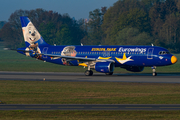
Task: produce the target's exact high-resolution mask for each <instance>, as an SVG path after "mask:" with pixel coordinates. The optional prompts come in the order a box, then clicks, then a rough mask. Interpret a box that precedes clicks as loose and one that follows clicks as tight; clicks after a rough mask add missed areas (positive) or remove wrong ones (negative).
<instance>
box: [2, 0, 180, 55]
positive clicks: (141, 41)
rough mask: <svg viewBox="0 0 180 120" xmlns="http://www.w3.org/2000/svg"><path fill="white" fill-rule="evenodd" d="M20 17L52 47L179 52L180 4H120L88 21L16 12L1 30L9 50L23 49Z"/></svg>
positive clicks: (148, 0) (145, 0)
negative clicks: (158, 48) (129, 47)
mask: <svg viewBox="0 0 180 120" xmlns="http://www.w3.org/2000/svg"><path fill="white" fill-rule="evenodd" d="M19 16H28V17H29V18H30V19H31V20H32V22H33V24H34V25H35V26H36V28H37V29H38V30H39V32H40V34H41V35H42V37H43V38H44V39H45V40H46V42H47V43H49V44H57V45H80V43H83V44H84V45H99V44H101V45H151V43H153V44H154V45H157V46H162V47H165V48H168V49H169V50H170V51H171V52H180V47H179V46H180V35H179V34H178V33H179V32H180V1H178V0H119V1H117V2H116V3H114V5H113V6H112V7H110V8H108V9H107V8H106V7H102V8H101V9H95V10H94V11H91V12H89V21H87V20H84V19H80V20H78V21H77V20H74V19H72V18H70V17H69V15H68V14H64V15H61V14H58V13H56V12H53V11H46V10H43V9H36V10H31V11H26V10H17V11H15V12H14V13H13V14H12V15H11V16H10V18H9V21H8V22H7V23H6V24H5V25H4V27H3V28H2V29H1V30H0V39H2V40H4V41H5V43H6V47H11V48H17V47H21V46H23V45H24V42H23V36H22V31H21V25H20V20H19Z"/></svg>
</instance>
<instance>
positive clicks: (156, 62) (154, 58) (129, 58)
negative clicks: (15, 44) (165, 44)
mask: <svg viewBox="0 0 180 120" xmlns="http://www.w3.org/2000/svg"><path fill="white" fill-rule="evenodd" d="M65 47H67V46H39V48H40V50H41V53H44V54H54V55H62V54H65V55H67V56H73V57H86V58H95V59H102V60H103V59H104V60H107V59H109V60H114V61H115V67H121V66H124V65H128V66H144V67H152V66H165V65H171V64H172V56H173V55H172V54H170V53H169V52H168V50H167V49H165V48H162V47H156V46H73V47H74V51H63V49H64V48H65ZM23 49H25V48H23ZM73 52H74V53H73ZM20 53H22V52H20ZM41 59H42V60H44V61H47V62H52V63H56V64H61V65H65V64H64V63H63V61H62V58H58V57H57V58H54V59H52V57H49V56H46V55H42V57H41ZM71 63H72V64H70V65H72V66H78V65H79V61H78V60H71Z"/></svg>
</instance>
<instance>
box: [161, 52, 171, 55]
mask: <svg viewBox="0 0 180 120" xmlns="http://www.w3.org/2000/svg"><path fill="white" fill-rule="evenodd" d="M166 54H170V53H169V52H168V51H160V52H159V55H166Z"/></svg>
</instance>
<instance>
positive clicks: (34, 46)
mask: <svg viewBox="0 0 180 120" xmlns="http://www.w3.org/2000/svg"><path fill="white" fill-rule="evenodd" d="M22 29H23V34H24V40H25V41H26V43H28V44H29V47H27V48H26V50H27V51H29V50H32V51H33V53H31V52H26V55H27V56H33V57H35V58H37V59H41V57H42V55H37V54H36V53H41V51H40V49H39V47H38V43H37V41H38V40H39V39H40V38H41V35H40V34H39V32H38V31H37V30H36V28H35V27H34V25H33V24H32V23H31V22H29V23H28V25H27V26H26V27H23V28H22Z"/></svg>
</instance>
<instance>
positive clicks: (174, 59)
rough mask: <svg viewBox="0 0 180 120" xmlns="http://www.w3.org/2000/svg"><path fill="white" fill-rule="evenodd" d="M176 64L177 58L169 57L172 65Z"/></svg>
mask: <svg viewBox="0 0 180 120" xmlns="http://www.w3.org/2000/svg"><path fill="white" fill-rule="evenodd" d="M176 62H177V58H176V57H175V56H172V57H171V63H172V64H174V63H176Z"/></svg>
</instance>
